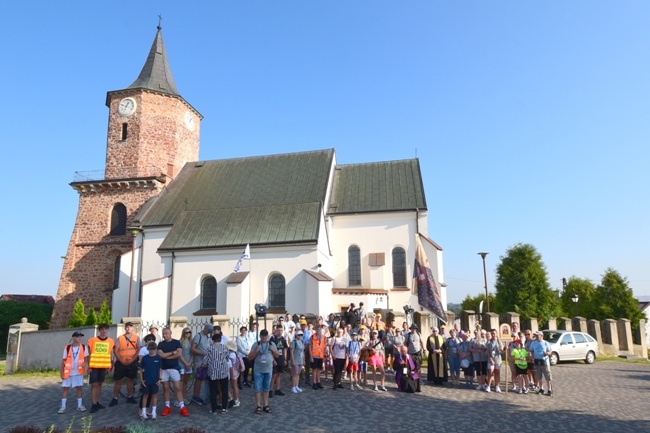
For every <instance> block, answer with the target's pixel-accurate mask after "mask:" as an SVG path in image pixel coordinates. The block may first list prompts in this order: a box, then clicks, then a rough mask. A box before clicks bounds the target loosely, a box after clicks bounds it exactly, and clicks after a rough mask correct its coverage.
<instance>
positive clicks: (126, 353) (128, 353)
mask: <svg viewBox="0 0 650 433" xmlns="http://www.w3.org/2000/svg"><path fill="white" fill-rule="evenodd" d="M131 337H134V335H131ZM137 348H138V336H137V335H135V341H133V340H131V339H127V338H126V335H120V336H119V337H118V339H117V351H118V352H119V354H120V355H121V356H122V359H124V362H126V363H130V362H131V361H132V360H133V358H135V357H136V356H137V355H138V353H137V352H138V351H137Z"/></svg>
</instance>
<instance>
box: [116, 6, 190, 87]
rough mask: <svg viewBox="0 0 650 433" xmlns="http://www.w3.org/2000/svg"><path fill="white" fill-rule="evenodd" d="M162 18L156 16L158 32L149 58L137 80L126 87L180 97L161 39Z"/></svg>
mask: <svg viewBox="0 0 650 433" xmlns="http://www.w3.org/2000/svg"><path fill="white" fill-rule="evenodd" d="M161 22H162V16H160V15H158V27H157V28H158V31H157V32H156V37H155V38H154V40H153V44H152V45H151V49H150V50H149V56H147V60H146V62H145V63H144V66H143V67H142V71H140V75H139V76H138V78H137V79H136V80H135V81H134V82H133V83H132V84H131V85H130V86H129V87H128V88H129V89H149V90H153V91H156V92H162V93H168V94H170V95H177V96H180V94H179V93H178V90H177V89H176V83H175V82H174V77H173V75H172V70H171V68H170V67H169V61H168V60H167V52H166V51H165V43H164V42H163V38H162V27H161V25H160V24H161Z"/></svg>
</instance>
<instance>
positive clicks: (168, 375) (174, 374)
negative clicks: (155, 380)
mask: <svg viewBox="0 0 650 433" xmlns="http://www.w3.org/2000/svg"><path fill="white" fill-rule="evenodd" d="M170 380H171V381H172V382H178V381H179V380H181V373H180V371H178V370H176V369H175V368H168V369H167V370H163V371H162V380H161V381H162V382H168V381H170Z"/></svg>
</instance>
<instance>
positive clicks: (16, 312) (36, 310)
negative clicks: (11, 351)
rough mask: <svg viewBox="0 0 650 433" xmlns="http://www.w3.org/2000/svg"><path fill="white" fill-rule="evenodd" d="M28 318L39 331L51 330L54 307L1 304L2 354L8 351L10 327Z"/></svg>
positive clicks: (0, 330)
mask: <svg viewBox="0 0 650 433" xmlns="http://www.w3.org/2000/svg"><path fill="white" fill-rule="evenodd" d="M23 317H26V318H27V321H28V322H29V323H34V324H36V325H38V329H40V330H42V329H49V327H50V319H51V318H52V306H51V305H46V304H39V303H37V302H18V301H2V302H0V353H5V351H6V350H7V336H8V335H9V327H10V326H11V325H15V324H17V323H20V320H21V319H22V318H23Z"/></svg>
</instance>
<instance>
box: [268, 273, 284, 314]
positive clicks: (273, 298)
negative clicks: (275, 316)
mask: <svg viewBox="0 0 650 433" xmlns="http://www.w3.org/2000/svg"><path fill="white" fill-rule="evenodd" d="M284 305H285V285H284V277H283V276H282V275H281V274H273V275H271V278H269V308H282V309H284V308H285V307H284Z"/></svg>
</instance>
